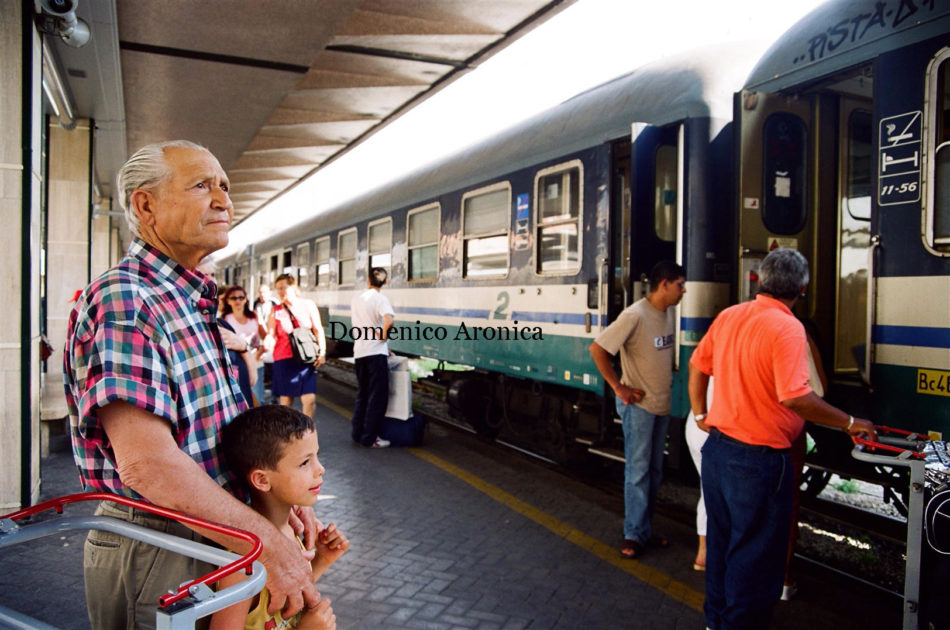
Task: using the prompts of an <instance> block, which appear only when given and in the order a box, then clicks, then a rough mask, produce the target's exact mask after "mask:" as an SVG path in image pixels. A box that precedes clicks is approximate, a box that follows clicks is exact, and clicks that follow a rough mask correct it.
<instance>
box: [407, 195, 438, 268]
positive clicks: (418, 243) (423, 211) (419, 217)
mask: <svg viewBox="0 0 950 630" xmlns="http://www.w3.org/2000/svg"><path fill="white" fill-rule="evenodd" d="M439 219H440V214H439V206H438V205H434V206H429V207H427V208H420V209H418V210H410V211H409V213H408V215H407V216H406V222H407V224H408V229H407V232H408V233H409V238H408V239H407V241H408V242H407V248H408V250H409V273H408V277H409V279H410V280H434V279H435V278H436V277H437V276H438V275H439V230H440V226H439Z"/></svg>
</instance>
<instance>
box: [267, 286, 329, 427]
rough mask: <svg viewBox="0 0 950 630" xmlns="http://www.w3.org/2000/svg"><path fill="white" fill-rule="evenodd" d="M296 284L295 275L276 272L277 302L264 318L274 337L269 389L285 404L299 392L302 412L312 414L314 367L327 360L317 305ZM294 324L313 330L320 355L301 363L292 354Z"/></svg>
mask: <svg viewBox="0 0 950 630" xmlns="http://www.w3.org/2000/svg"><path fill="white" fill-rule="evenodd" d="M296 285H297V282H296V280H295V279H294V277H293V276H292V275H290V274H287V273H284V274H281V275H279V276H277V280H275V281H274V290H275V291H276V292H277V298H278V299H279V300H280V304H277V305H275V306H274V308H273V310H272V311H271V314H270V317H268V318H267V332H268V333H269V334H270V335H271V336H272V337H273V338H274V373H273V376H272V377H271V390H272V393H273V394H274V396H277V397H278V399H279V401H280V404H282V405H287V406H288V407H289V406H291V405H293V402H294V398H296V397H297V396H299V397H300V404H301V406H302V408H303V412H304V413H305V414H306V415H308V416H310V417H311V418H312V417H313V415H314V412H316V410H317V368H318V367H320V366H321V365H323V364H324V362H325V361H326V350H327V342H326V338H325V336H324V334H323V323H322V322H321V321H320V312H319V311H318V310H317V305H316V304H314V303H313V301H312V300H308V299H306V298H302V297H300V293H299V292H298V290H297V286H296ZM297 327H301V328H310V329H311V330H313V334H314V335H316V337H317V342H318V343H319V344H320V356H318V357H317V360H316V361H314V362H313V363H312V364H307V365H304V364H301V363H298V362H297V360H296V359H295V358H294V354H293V350H291V348H290V333H291V332H293V330H294V328H297Z"/></svg>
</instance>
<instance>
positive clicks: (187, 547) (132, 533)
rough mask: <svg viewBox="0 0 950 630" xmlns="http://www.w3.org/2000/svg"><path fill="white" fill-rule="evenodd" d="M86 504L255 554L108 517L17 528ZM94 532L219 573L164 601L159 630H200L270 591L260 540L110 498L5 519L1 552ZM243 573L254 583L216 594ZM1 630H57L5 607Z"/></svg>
mask: <svg viewBox="0 0 950 630" xmlns="http://www.w3.org/2000/svg"><path fill="white" fill-rule="evenodd" d="M82 501H112V502H114V503H119V504H121V505H127V506H131V507H134V508H136V509H139V510H143V511H146V512H151V513H153V514H158V515H159V516H164V517H167V518H171V519H174V520H176V521H179V522H180V523H184V524H187V525H196V526H198V527H202V528H204V529H207V530H210V531H213V532H217V533H220V534H225V535H227V536H232V537H234V538H239V539H241V540H244V541H247V542H249V543H251V545H252V547H253V548H252V549H251V551H250V552H249V553H247V554H246V555H244V556H239V555H237V554H234V553H231V552H229V551H226V550H224V549H218V548H216V547H212V546H210V545H205V544H202V543H198V542H195V541H192V540H185V539H183V538H178V537H176V536H172V535H171V534H166V533H164V532H157V531H154V530H151V529H148V528H146V527H142V526H140V525H134V524H132V523H127V522H125V521H122V520H119V519H115V518H111V517H108V516H63V517H61V518H56V519H50V520H47V521H42V522H39V523H33V524H27V525H19V524H17V523H16V521H18V520H21V519H23V518H26V517H28V516H32V515H34V514H37V513H39V512H44V511H46V510H51V509H55V510H56V513H57V514H62V513H63V507H64V506H66V505H69V504H71V503H78V502H82ZM88 529H97V530H101V531H108V532H112V533H115V534H120V535H122V536H126V537H128V538H134V539H135V540H139V541H142V542H145V543H148V544H151V545H155V546H156V547H161V548H162V549H167V550H169V551H172V552H174V553H179V554H182V555H185V556H188V557H190V558H195V559H197V560H201V561H204V562H208V563H210V564H214V565H217V566H218V567H219V568H218V569H216V570H214V571H212V572H210V573H208V574H207V575H204V576H202V577H199V578H196V579H194V580H192V581H190V582H186V583H185V584H182V585H181V586H179V587H177V589H176V590H170V591H169V592H168V593H167V594H165V595H162V597H160V598H159V601H158V611H157V612H156V624H155V626H156V628H157V630H184V629H185V628H194V627H195V622H196V621H197V620H198V619H200V618H202V617H206V616H207V615H210V614H212V613H213V612H216V611H218V610H222V609H224V608H227V607H228V606H230V605H231V604H235V603H237V602H239V601H243V600H245V599H247V598H248V597H252V596H253V595H255V594H257V593H258V592H260V591H261V589H263V588H264V583H265V581H266V580H267V573H266V571H265V570H264V566H263V565H262V564H261V563H260V562H257V558H258V557H259V556H260V555H261V551H262V550H263V546H262V545H261V541H260V540H259V539H258V538H257V536H255V535H254V534H251V533H249V532H245V531H243V530H240V529H235V528H233V527H227V526H224V525H219V524H217V523H212V522H209V521H204V520H201V519H198V518H195V517H193V516H188V515H187V514H182V513H180V512H176V511H174V510H169V509H166V508H162V507H158V506H155V505H151V504H148V503H143V502H142V501H136V500H134V499H129V498H126V497H122V496H119V495H115V494H109V493H105V492H90V493H81V494H70V495H67V496H63V497H59V498H56V499H51V500H49V501H44V502H42V503H38V504H37V505H34V506H32V507H28V508H25V509H22V510H20V511H18V512H13V513H12V514H7V515H5V516H0V549H3V548H4V547H7V546H10V545H15V544H18V543H23V542H28V541H30V540H35V539H37V538H43V537H45V536H50V535H53V534H60V533H63V532H69V531H74V530H88ZM242 569H243V570H244V572H245V573H246V574H247V575H248V576H249V577H248V579H246V580H244V581H243V582H241V583H239V584H236V585H234V586H231V587H229V588H226V589H224V590H222V591H219V592H215V591H214V590H212V586H213V585H214V583H215V582H217V581H218V580H220V579H221V578H223V577H225V576H227V575H230V574H232V573H234V572H236V571H239V570H242ZM0 628H40V629H42V630H55V627H54V626H50V625H48V624H44V623H42V622H40V621H38V620H36V619H33V618H32V617H28V616H26V615H24V614H21V613H18V612H16V611H13V610H10V609H9V608H7V607H5V606H0Z"/></svg>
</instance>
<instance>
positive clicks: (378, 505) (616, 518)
mask: <svg viewBox="0 0 950 630" xmlns="http://www.w3.org/2000/svg"><path fill="white" fill-rule="evenodd" d="M352 396H353V392H352V390H350V389H347V388H345V387H341V386H338V385H333V384H330V383H327V382H326V381H324V380H321V382H320V393H319V404H318V411H317V414H318V418H317V420H318V430H319V434H320V458H321V461H322V462H323V464H324V465H325V466H326V468H327V473H326V481H325V484H324V489H323V494H322V495H321V497H320V499H321V500H320V501H319V502H318V504H317V506H316V511H317V516H318V518H320V519H321V520H323V521H324V522H329V521H333V522H336V523H337V524H338V525H339V526H340V528H341V529H343V530H344V531H345V532H346V533H347V535H348V536H349V538H350V540H351V541H352V546H351V548H350V551H349V552H348V553H347V554H346V555H345V556H343V558H341V559H340V561H338V562H337V563H336V564H335V565H334V566H332V567H331V568H330V569H329V570H328V571H327V573H326V575H325V576H324V577H323V579H321V581H320V582H319V583H318V585H317V586H318V589H319V590H320V592H321V593H322V594H323V595H324V596H326V597H329V598H330V599H331V600H332V602H333V608H334V611H335V612H336V615H337V619H338V627H339V628H341V629H357V628H366V629H369V628H373V629H376V628H393V629H402V628H419V629H442V628H446V629H448V628H476V629H485V630H487V629H490V628H505V629H516V628H531V629H535V628H557V629H564V630H567V629H571V630H576V629H601V628H603V629H607V628H644V629H653V628H658V629H662V628H669V629H673V628H702V627H703V625H704V624H703V616H702V613H701V608H702V601H703V575H702V574H701V573H697V572H695V571H693V570H692V568H691V565H692V556H693V553H694V549H695V536H694V531H693V524H692V523H691V522H677V521H674V520H672V519H670V518H666V517H663V516H658V517H657V521H656V528H657V530H658V531H660V532H662V533H663V534H664V535H666V536H667V537H669V538H670V540H671V541H672V543H673V545H672V547H671V548H670V549H666V550H650V552H648V554H647V555H646V556H645V557H644V559H643V560H642V561H629V560H623V559H621V558H620V557H619V555H618V552H617V548H618V545H619V542H620V540H619V539H620V530H621V521H622V513H623V507H622V502H621V501H620V500H619V499H618V497H617V496H616V495H615V494H608V493H604V492H601V491H599V490H597V489H595V488H592V487H590V486H588V485H585V484H582V483H579V482H575V481H573V480H571V479H569V478H567V477H565V476H564V475H562V474H560V473H558V472H556V471H553V470H551V469H549V468H548V467H546V466H542V465H538V464H535V463H534V462H532V461H530V460H526V459H525V458H524V457H523V456H522V455H520V454H517V453H514V452H507V451H501V450H499V449H497V448H495V447H493V446H490V445H486V444H484V443H482V442H480V441H479V440H478V439H476V438H475V437H474V436H472V435H470V434H467V433H464V432H461V431H457V430H455V429H453V428H450V427H446V426H444V425H440V424H430V426H429V430H428V433H427V436H426V440H425V443H424V445H423V446H422V447H419V448H414V449H386V450H373V449H364V448H360V447H357V446H354V445H353V444H352V443H351V442H350V439H349V418H348V414H349V409H350V407H351V404H352V402H351V401H352ZM62 439H65V438H62ZM42 474H43V495H44V498H46V497H51V496H58V495H61V494H68V493H71V492H76V491H78V490H79V488H78V481H77V476H76V472H75V468H74V467H73V464H72V460H71V457H70V455H69V452H68V450H67V449H66V445H65V442H58V443H57V442H55V441H54V443H53V452H52V455H51V456H50V457H47V458H44V459H43V469H42ZM24 547H26V546H24ZM15 549H16V551H15V552H13V553H11V552H10V551H4V552H3V554H2V555H0V603H3V604H4V605H6V606H9V607H11V608H15V609H17V610H19V611H21V612H25V613H27V614H30V615H32V616H34V617H36V618H38V619H41V620H43V621H46V622H47V623H52V624H54V625H57V626H59V627H62V628H69V629H77V630H78V629H87V628H88V627H89V626H88V622H87V621H86V619H85V607H84V601H83V589H82V568H81V563H82V536H81V535H72V536H64V537H62V538H61V539H47V540H46V542H44V543H43V544H42V546H41V547H39V548H34V549H32V550H31V549H21V548H20V547H17V548H15ZM799 585H800V592H799V596H798V597H797V598H796V599H795V600H793V601H792V602H788V603H780V604H779V605H778V606H777V607H776V611H775V619H774V622H773V628H779V629H786V628H787V629H792V628H806V627H807V628H809V629H814V630H821V629H828V630H840V628H846V627H861V628H894V627H899V625H900V610H899V606H898V607H897V608H895V609H893V610H892V608H894V607H893V604H892V602H887V603H886V604H885V603H882V602H881V601H880V598H879V597H877V596H876V595H875V593H874V592H873V591H871V590H869V589H865V588H864V587H862V586H861V585H860V584H855V583H853V582H850V581H844V580H842V579H841V578H840V577H836V576H834V575H832V574H819V573H813V574H803V575H800V576H799Z"/></svg>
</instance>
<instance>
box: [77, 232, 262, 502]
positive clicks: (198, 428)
mask: <svg viewBox="0 0 950 630" xmlns="http://www.w3.org/2000/svg"><path fill="white" fill-rule="evenodd" d="M216 293H217V287H216V286H215V284H214V282H213V281H212V280H211V279H209V278H208V277H207V276H205V275H204V274H202V273H201V272H198V271H189V270H187V269H185V268H184V267H182V266H181V265H179V264H177V263H175V262H174V261H173V260H171V259H170V258H168V257H167V256H165V255H164V254H162V253H161V252H159V251H158V250H156V249H154V248H153V247H151V246H149V245H148V244H146V243H145V242H143V241H141V240H139V239H135V240H134V241H133V242H132V245H131V246H130V247H129V252H128V254H127V255H126V256H125V257H124V258H123V259H122V260H120V261H119V264H118V265H116V266H115V267H113V268H112V269H110V270H108V271H107V272H105V273H104V274H103V275H102V276H100V277H99V278H98V279H97V280H95V281H94V282H93V283H92V284H90V285H89V286H88V287H87V288H86V290H85V291H83V293H82V295H81V296H80V297H79V299H78V300H77V301H76V306H75V308H74V309H73V311H72V313H71V314H70V316H69V329H68V335H67V340H66V351H65V356H64V364H63V371H64V384H65V389H66V403H67V405H68V407H69V425H70V434H71V437H72V444H73V457H74V458H75V460H76V465H77V466H78V467H79V474H80V481H81V483H82V485H83V487H84V488H85V489H86V490H87V491H105V492H112V493H115V494H121V495H125V496H128V497H133V498H140V497H139V496H138V494H137V493H136V492H134V491H133V490H132V489H131V488H129V487H127V486H126V485H125V484H124V483H122V480H121V479H120V478H119V475H118V473H117V471H116V469H115V455H114V453H113V451H112V448H111V445H110V444H109V443H108V438H107V436H106V434H105V432H104V431H103V430H102V425H101V424H100V422H99V419H98V417H97V415H96V410H97V409H98V408H99V407H104V406H106V405H108V404H109V403H111V402H113V401H117V400H122V401H125V402H127V403H129V404H132V405H135V406H136V407H139V408H141V409H144V410H145V411H148V412H150V413H153V414H155V415H156V416H159V417H161V418H165V419H166V420H168V422H169V424H170V426H171V430H172V435H173V437H174V438H175V441H176V442H177V444H178V446H179V448H181V449H182V450H183V451H184V452H186V453H187V454H188V455H190V456H191V457H192V458H193V459H194V460H195V461H196V462H198V464H199V465H201V466H202V468H204V470H205V471H206V472H207V473H208V475H210V476H211V477H212V478H213V479H214V480H215V481H217V482H218V483H219V484H221V485H224V486H225V487H228V486H229V485H230V483H229V482H230V478H229V476H228V473H227V471H226V470H224V469H223V468H222V466H221V462H220V460H219V457H218V453H217V445H218V433H219V430H220V429H221V427H223V426H224V425H225V424H226V423H228V422H230V421H231V419H232V418H233V417H234V416H236V415H237V414H238V413H239V412H240V411H241V410H243V409H244V408H245V407H246V406H247V405H246V403H245V401H244V398H243V397H242V395H241V390H240V388H239V386H238V383H237V381H236V379H235V378H234V375H233V372H232V370H231V366H230V363H229V362H228V359H227V351H226V350H225V349H224V346H223V344H222V342H221V336H220V334H219V333H218V328H217V325H216V312H217V300H216V299H215V298H216Z"/></svg>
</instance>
